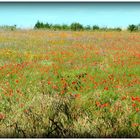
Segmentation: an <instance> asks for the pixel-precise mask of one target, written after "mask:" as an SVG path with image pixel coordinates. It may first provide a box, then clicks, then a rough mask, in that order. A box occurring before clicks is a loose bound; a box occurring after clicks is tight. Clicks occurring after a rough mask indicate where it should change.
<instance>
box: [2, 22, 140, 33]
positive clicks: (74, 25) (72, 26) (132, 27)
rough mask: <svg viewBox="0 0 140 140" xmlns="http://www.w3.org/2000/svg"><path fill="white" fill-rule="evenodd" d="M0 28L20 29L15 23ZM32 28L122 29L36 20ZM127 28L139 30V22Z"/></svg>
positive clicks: (118, 29) (132, 30) (73, 29)
mask: <svg viewBox="0 0 140 140" xmlns="http://www.w3.org/2000/svg"><path fill="white" fill-rule="evenodd" d="M0 29H2V30H12V31H13V30H16V29H20V28H17V26H16V25H13V26H9V25H4V26H0ZM34 29H48V30H55V31H56V30H71V31H83V30H87V31H92V30H93V31H122V29H121V28H120V27H117V28H109V27H99V26H98V25H93V26H90V25H87V26H83V25H82V24H80V23H78V22H74V23H72V24H70V25H67V24H62V25H61V24H49V23H43V22H40V21H37V22H36V24H35V25H34ZM127 30H128V31H130V32H137V31H140V24H138V25H134V24H131V25H129V26H128V27H127Z"/></svg>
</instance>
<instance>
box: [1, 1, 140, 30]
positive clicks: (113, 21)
mask: <svg viewBox="0 0 140 140" xmlns="http://www.w3.org/2000/svg"><path fill="white" fill-rule="evenodd" d="M37 20H39V21H42V22H44V23H45V22H48V23H52V24H71V23H72V22H80V23H81V24H83V25H99V26H107V27H122V28H125V27H127V26H128V25H129V24H139V23H140V3H0V25H14V24H16V25H17V26H18V27H22V28H30V27H33V26H34V24H35V23H36V22H37Z"/></svg>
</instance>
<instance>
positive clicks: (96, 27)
mask: <svg viewBox="0 0 140 140" xmlns="http://www.w3.org/2000/svg"><path fill="white" fill-rule="evenodd" d="M92 29H93V30H99V29H100V28H99V26H97V25H93V27H92Z"/></svg>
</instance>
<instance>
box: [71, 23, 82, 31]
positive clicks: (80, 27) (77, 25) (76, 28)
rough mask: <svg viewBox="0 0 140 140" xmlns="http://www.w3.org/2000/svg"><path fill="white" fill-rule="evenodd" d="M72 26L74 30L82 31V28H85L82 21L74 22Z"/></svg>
mask: <svg viewBox="0 0 140 140" xmlns="http://www.w3.org/2000/svg"><path fill="white" fill-rule="evenodd" d="M70 28H71V30H72V31H80V30H83V29H84V28H83V25H81V24H80V23H77V22H75V23H72V24H71V25H70Z"/></svg>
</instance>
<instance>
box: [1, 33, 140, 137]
mask: <svg viewBox="0 0 140 140" xmlns="http://www.w3.org/2000/svg"><path fill="white" fill-rule="evenodd" d="M0 137H29V138H31V137H67V138H68V137H75V138H78V137H92V138H94V137H99V138H100V137H104V138H106V137H140V32H132V33H130V32H127V31H122V32H117V31H116V32H105V31H101V32H98V31H47V30H46V31H45V30H15V31H0Z"/></svg>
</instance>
